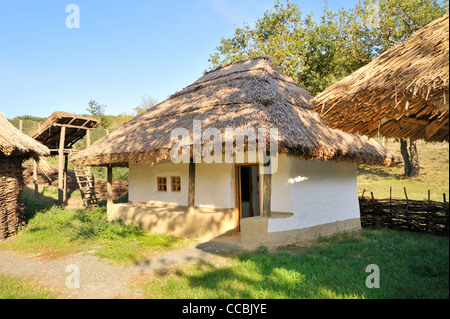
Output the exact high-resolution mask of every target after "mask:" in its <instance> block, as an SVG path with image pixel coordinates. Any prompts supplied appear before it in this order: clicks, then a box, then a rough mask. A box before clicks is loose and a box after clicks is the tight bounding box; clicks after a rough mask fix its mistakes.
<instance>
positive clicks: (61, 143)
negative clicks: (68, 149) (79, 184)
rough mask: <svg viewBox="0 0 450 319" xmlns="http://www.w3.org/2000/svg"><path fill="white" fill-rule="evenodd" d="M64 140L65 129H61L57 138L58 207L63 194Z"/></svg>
mask: <svg viewBox="0 0 450 319" xmlns="http://www.w3.org/2000/svg"><path fill="white" fill-rule="evenodd" d="M65 138H66V127H65V126H63V127H61V133H60V137H59V150H58V160H59V167H58V205H59V206H62V205H63V197H64V196H63V192H64V185H63V184H64V141H65Z"/></svg>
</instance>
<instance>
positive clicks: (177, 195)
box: [129, 161, 235, 208]
mask: <svg viewBox="0 0 450 319" xmlns="http://www.w3.org/2000/svg"><path fill="white" fill-rule="evenodd" d="M171 176H180V178H181V191H180V192H172V190H171V186H170V182H171V181H170V177H171ZM157 177H166V178H167V191H166V192H161V191H158V190H157ZM188 190H189V164H186V163H179V164H175V163H172V162H170V161H165V162H161V163H156V164H154V165H153V166H152V165H151V164H150V163H145V162H142V163H137V164H133V165H130V170H129V200H130V201H134V202H144V203H157V204H171V205H181V206H187V205H188ZM234 205H235V204H234V164H227V163H223V164H220V163H219V164H217V163H213V164H206V163H199V164H195V206H198V207H211V208H234Z"/></svg>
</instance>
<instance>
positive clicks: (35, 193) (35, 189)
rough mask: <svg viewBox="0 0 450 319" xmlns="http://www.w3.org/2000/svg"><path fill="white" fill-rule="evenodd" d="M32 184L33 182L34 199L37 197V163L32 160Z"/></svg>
mask: <svg viewBox="0 0 450 319" xmlns="http://www.w3.org/2000/svg"><path fill="white" fill-rule="evenodd" d="M33 184H34V199H38V195H39V185H38V181H37V163H36V160H33Z"/></svg>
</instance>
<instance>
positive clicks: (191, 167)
mask: <svg viewBox="0 0 450 319" xmlns="http://www.w3.org/2000/svg"><path fill="white" fill-rule="evenodd" d="M188 205H189V207H194V205H195V163H194V161H193V159H191V160H190V162H189V191H188Z"/></svg>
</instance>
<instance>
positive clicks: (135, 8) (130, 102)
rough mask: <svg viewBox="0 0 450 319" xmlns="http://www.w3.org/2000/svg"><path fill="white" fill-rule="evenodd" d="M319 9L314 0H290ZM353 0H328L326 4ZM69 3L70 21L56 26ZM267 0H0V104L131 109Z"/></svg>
mask: <svg viewBox="0 0 450 319" xmlns="http://www.w3.org/2000/svg"><path fill="white" fill-rule="evenodd" d="M291 2H295V3H297V4H298V5H299V6H300V9H301V10H302V12H303V13H309V12H311V11H313V12H314V13H315V15H317V16H318V15H320V14H321V13H322V10H323V7H324V5H325V2H324V1H323V0H303V1H293V0H292V1H291ZM355 2H356V0H348V1H336V0H329V1H328V5H329V7H330V9H332V10H337V9H338V8H340V7H342V6H343V7H345V8H349V7H353V5H354V3H355ZM69 4H76V5H77V6H78V8H79V10H80V27H79V28H72V29H69V28H67V27H66V18H67V17H68V16H69V15H70V13H68V12H66V7H67V6H68V5H69ZM273 4H274V0H270V1H269V0H190V1H162V0H159V1H152V0H128V1H125V0H109V1H100V0H66V1H64V0H26V1H24V0H14V1H12V0H8V1H6V0H1V1H0V111H1V112H3V114H4V115H5V116H6V117H7V118H10V119H11V118H13V117H15V116H20V115H33V116H40V117H48V116H50V114H51V113H53V112H54V111H66V112H71V113H78V114H82V113H86V107H87V105H88V102H89V100H96V101H97V102H99V103H100V104H104V105H106V113H107V114H113V115H117V114H121V113H124V112H125V113H127V114H132V113H133V108H134V107H136V106H137V105H139V104H140V103H141V102H142V99H143V97H152V98H154V99H156V100H158V101H159V102H161V101H162V100H164V99H166V98H167V97H169V96H170V95H171V94H173V93H175V92H176V91H178V90H181V89H183V88H184V87H186V86H187V85H189V84H191V83H192V82H194V81H195V80H197V79H198V78H199V77H200V76H201V75H202V73H203V71H204V70H206V69H207V68H208V67H209V62H208V58H209V56H210V54H212V53H213V52H214V49H215V47H216V46H218V45H219V41H220V39H221V38H224V37H230V36H232V35H233V32H234V29H235V28H236V27H237V26H242V24H243V23H244V22H247V23H250V25H252V24H253V22H254V21H256V20H257V19H258V18H260V17H262V16H263V13H264V12H265V11H266V10H269V9H272V8H273Z"/></svg>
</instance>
